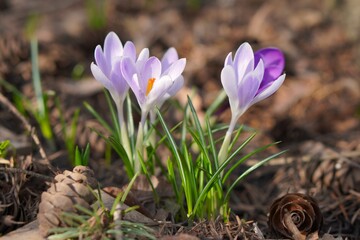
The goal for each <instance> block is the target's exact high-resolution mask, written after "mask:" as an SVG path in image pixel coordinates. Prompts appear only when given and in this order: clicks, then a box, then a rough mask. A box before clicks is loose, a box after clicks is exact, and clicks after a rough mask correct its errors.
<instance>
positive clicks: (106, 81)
mask: <svg viewBox="0 0 360 240" xmlns="http://www.w3.org/2000/svg"><path fill="white" fill-rule="evenodd" d="M90 69H91V72H92V74H93V75H94V78H95V79H96V80H97V81H99V82H100V83H101V84H103V85H104V86H105V88H106V89H108V90H109V91H110V90H112V91H113V88H114V87H113V85H112V83H111V82H110V80H109V79H108V78H107V76H105V74H104V73H103V71H101V69H100V68H99V67H98V66H97V65H96V64H95V63H94V62H92V63H91V65H90Z"/></svg>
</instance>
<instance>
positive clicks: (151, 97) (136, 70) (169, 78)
mask: <svg viewBox="0 0 360 240" xmlns="http://www.w3.org/2000/svg"><path fill="white" fill-rule="evenodd" d="M175 58H178V57H177V53H176V55H175V54H174V51H173V50H171V51H170V52H168V54H167V55H166V57H165V58H163V61H162V62H161V61H160V60H159V59H158V58H156V57H149V58H143V60H141V61H137V62H134V61H133V60H132V59H130V58H124V59H123V60H122V61H121V70H122V73H123V75H124V77H125V79H126V81H127V83H128V84H129V86H130V88H131V90H132V91H133V92H134V94H135V97H136V99H137V101H138V103H139V105H140V108H141V121H140V123H139V128H138V134H137V138H136V146H135V150H136V155H135V162H134V169H135V171H136V172H138V171H140V162H139V156H138V153H140V154H142V151H143V149H144V148H143V138H144V126H145V120H146V117H147V115H148V114H149V112H150V111H153V110H154V109H155V106H161V104H162V103H163V102H164V101H165V99H166V98H167V97H170V96H171V95H173V94H174V92H176V91H177V90H178V88H179V86H178V85H182V84H179V83H181V81H183V79H182V76H181V74H182V72H183V71H184V68H185V64H186V59H185V58H182V59H176V60H174V59H175ZM178 82H179V83H178ZM175 83H176V84H175Z"/></svg>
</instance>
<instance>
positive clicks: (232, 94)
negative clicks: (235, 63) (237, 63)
mask: <svg viewBox="0 0 360 240" xmlns="http://www.w3.org/2000/svg"><path fill="white" fill-rule="evenodd" d="M221 83H222V85H223V88H224V90H225V93H226V94H227V95H228V97H229V101H230V102H232V101H238V84H237V79H236V76H235V71H234V69H233V67H232V66H230V65H227V66H225V67H224V68H223V70H222V71H221Z"/></svg>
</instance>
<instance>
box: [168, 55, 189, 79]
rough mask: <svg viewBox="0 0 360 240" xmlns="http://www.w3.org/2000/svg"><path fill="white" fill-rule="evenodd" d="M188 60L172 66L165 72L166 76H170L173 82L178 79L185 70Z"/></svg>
mask: <svg viewBox="0 0 360 240" xmlns="http://www.w3.org/2000/svg"><path fill="white" fill-rule="evenodd" d="M185 65H186V59H185V58H181V59H179V60H177V61H175V62H174V63H173V64H171V66H170V67H169V68H168V69H167V70H166V71H165V72H163V74H164V75H169V76H170V77H171V78H172V79H173V80H175V79H176V78H178V77H179V76H180V75H181V74H182V72H183V71H184V69H185Z"/></svg>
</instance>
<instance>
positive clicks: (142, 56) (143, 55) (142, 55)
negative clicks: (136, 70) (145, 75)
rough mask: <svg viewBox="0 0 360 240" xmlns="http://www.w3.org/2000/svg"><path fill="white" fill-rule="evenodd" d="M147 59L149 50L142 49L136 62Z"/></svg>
mask: <svg viewBox="0 0 360 240" xmlns="http://www.w3.org/2000/svg"><path fill="white" fill-rule="evenodd" d="M148 58H149V49H148V48H144V49H143V50H141V52H140V53H139V56H138V59H137V61H144V60H145V61H146V60H148Z"/></svg>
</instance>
